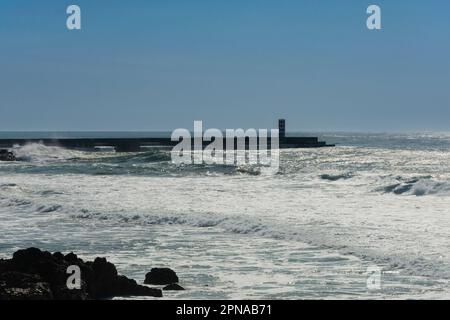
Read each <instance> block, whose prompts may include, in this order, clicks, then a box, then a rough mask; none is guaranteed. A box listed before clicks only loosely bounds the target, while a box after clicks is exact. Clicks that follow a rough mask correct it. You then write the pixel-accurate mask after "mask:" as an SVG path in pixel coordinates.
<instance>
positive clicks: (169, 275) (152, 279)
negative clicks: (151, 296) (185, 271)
mask: <svg viewBox="0 0 450 320" xmlns="http://www.w3.org/2000/svg"><path fill="white" fill-rule="evenodd" d="M177 282H178V276H177V274H176V273H175V271H173V270H172V269H169V268H153V269H152V270H150V272H149V273H147V274H146V275H145V281H144V283H145V284H156V285H166V284H172V283H177Z"/></svg>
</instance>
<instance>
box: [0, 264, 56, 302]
mask: <svg viewBox="0 0 450 320" xmlns="http://www.w3.org/2000/svg"><path fill="white" fill-rule="evenodd" d="M50 299H53V294H52V291H51V289H50V285H49V284H48V283H47V282H45V281H44V280H43V279H42V278H41V277H39V276H38V275H31V274H26V273H21V272H15V271H8V272H3V273H0V300H50Z"/></svg>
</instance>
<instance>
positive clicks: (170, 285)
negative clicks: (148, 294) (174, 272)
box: [163, 283, 184, 290]
mask: <svg viewBox="0 0 450 320" xmlns="http://www.w3.org/2000/svg"><path fill="white" fill-rule="evenodd" d="M163 290H184V288H183V287H182V286H180V285H179V284H177V283H172V284H169V285H168V286H165V287H164V288H163Z"/></svg>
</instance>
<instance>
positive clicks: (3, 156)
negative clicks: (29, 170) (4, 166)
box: [0, 149, 17, 161]
mask: <svg viewBox="0 0 450 320" xmlns="http://www.w3.org/2000/svg"><path fill="white" fill-rule="evenodd" d="M16 160H17V159H16V156H15V155H14V153H12V152H11V151H8V150H5V149H1V150H0V161H16Z"/></svg>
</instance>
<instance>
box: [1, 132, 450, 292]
mask: <svg viewBox="0 0 450 320" xmlns="http://www.w3.org/2000/svg"><path fill="white" fill-rule="evenodd" d="M143 135H144V134H143V133H126V134H125V133H102V134H100V133H78V134H76V133H65V134H63V133H0V138H7V137H15V138H23V137H27V138H46V137H55V136H57V137H99V136H103V137H141V136H143ZM321 139H323V140H325V141H327V142H328V143H337V146H336V147H334V148H323V149H289V150H282V151H281V155H280V157H281V158H280V171H279V172H278V173H274V172H270V171H266V170H264V168H260V167H258V166H231V165H184V166H177V165H175V164H172V163H171V158H170V151H169V150H158V149H148V150H146V151H144V152H141V153H114V152H113V151H112V150H110V149H108V148H105V149H102V150H103V151H102V152H83V151H74V150H66V149H62V148H57V147H46V146H43V145H40V144H30V145H26V146H22V147H15V148H14V152H15V153H16V155H17V157H18V158H19V159H20V160H21V161H18V162H15V163H6V162H4V163H0V257H1V258H8V257H10V256H11V255H12V253H13V252H14V251H16V250H18V249H21V248H26V247H30V246H35V247H39V248H41V249H45V250H49V251H62V252H65V253H68V252H70V251H73V252H75V253H77V254H78V255H79V256H81V257H82V258H83V259H86V260H88V259H93V258H94V257H96V256H105V257H107V258H108V259H109V260H110V261H112V262H113V263H115V264H116V266H117V267H118V271H119V273H121V274H124V275H127V276H129V277H132V278H134V279H136V280H137V281H138V282H142V281H143V280H144V277H145V273H146V272H148V271H149V270H150V269H151V268H152V267H170V268H172V269H174V270H175V271H176V272H177V274H178V276H179V278H180V284H181V285H182V286H183V287H185V288H186V289H187V290H185V291H180V292H165V298H169V299H178V298H179V299H215V298H217V299H231V298H233V299H241V298H242V299H252V298H255V299H271V298H274V299H333V298H334V299H347V298H352V299H365V298H369V299H390V298H392V299H409V298H412V299H421V298H435V299H448V298H450V290H449V282H450V281H449V279H450V136H449V135H447V134H436V133H435V134H431V133H430V134H355V133H339V134H321ZM374 268H375V270H380V272H379V273H377V274H376V276H377V277H378V278H379V279H378V280H379V286H371V285H370V283H371V282H370V279H371V278H370V277H371V276H373V274H371V273H370V270H374Z"/></svg>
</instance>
